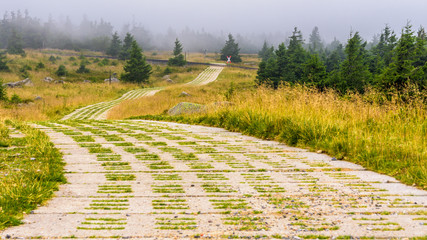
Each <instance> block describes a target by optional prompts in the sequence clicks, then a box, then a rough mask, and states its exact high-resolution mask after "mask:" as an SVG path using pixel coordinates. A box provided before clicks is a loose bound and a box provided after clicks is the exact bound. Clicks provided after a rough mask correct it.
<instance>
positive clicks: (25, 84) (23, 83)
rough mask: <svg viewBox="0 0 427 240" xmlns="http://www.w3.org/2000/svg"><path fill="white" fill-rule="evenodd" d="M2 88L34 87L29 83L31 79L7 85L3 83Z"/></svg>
mask: <svg viewBox="0 0 427 240" xmlns="http://www.w3.org/2000/svg"><path fill="white" fill-rule="evenodd" d="M3 86H5V87H10V88H15V87H22V86H29V87H32V86H34V84H33V82H32V81H31V79H29V78H26V79H24V80H21V81H17V82H9V83H4V84H3Z"/></svg>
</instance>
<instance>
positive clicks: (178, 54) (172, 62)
mask: <svg viewBox="0 0 427 240" xmlns="http://www.w3.org/2000/svg"><path fill="white" fill-rule="evenodd" d="M182 50H183V48H182V44H181V43H180V42H179V40H178V38H177V39H176V40H175V47H174V49H173V55H174V57H173V58H169V60H168V65H169V66H184V65H185V64H186V63H187V61H185V58H184V55H183V54H182Z"/></svg>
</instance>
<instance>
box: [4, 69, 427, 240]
mask: <svg viewBox="0 0 427 240" xmlns="http://www.w3.org/2000/svg"><path fill="white" fill-rule="evenodd" d="M218 71H220V70H218V69H216V70H215V69H214V70H212V71H211V72H213V73H212V74H211V76H215V75H216V76H215V78H216V77H217V76H218V75H217V73H218V74H219V72H218ZM198 78H199V80H197V81H196V80H195V81H196V83H197V82H198V83H197V84H200V83H204V82H206V81H210V80H212V78H213V77H212V78H205V77H204V75H203V74H201V75H199V77H198ZM200 79H205V80H202V81H200ZM137 91H138V90H137ZM137 91H135V92H133V93H132V94H135V95H138V94H139V96H141V95H143V94H147V92H145V93H142V92H141V91H139V92H137ZM132 94H131V93H129V94H126V96H125V95H124V97H123V98H125V97H127V96H129V97H130V95H132ZM111 105H114V103H110V104H107V103H104V105H103V104H99V105H92V106H97V107H93V109H92V110H90V109H91V107H87V108H86V109H80V112H79V111H76V112H75V114H74V115H73V116H71V117H70V118H69V119H72V120H68V121H59V122H46V123H38V124H34V126H35V127H36V128H39V129H41V130H42V131H44V132H46V133H47V134H48V135H49V136H50V138H51V140H52V142H53V143H54V144H55V146H56V147H57V148H58V149H60V151H62V152H63V153H64V161H65V162H66V163H67V165H66V166H65V168H66V177H67V180H68V183H67V184H64V185H62V186H61V187H60V189H59V191H58V192H56V194H55V195H56V197H55V198H53V199H52V200H50V201H48V202H47V204H46V205H44V206H41V207H39V208H38V209H36V210H34V211H33V212H32V213H31V214H29V215H27V216H26V217H25V219H24V224H23V225H21V226H17V227H12V228H9V229H7V230H5V231H3V232H1V233H0V236H1V237H2V238H25V239H27V238H52V239H56V238H58V239H59V238H80V239H87V238H128V239H129V238H147V239H166V238H171V239H185V238H213V239H218V238H264V239H271V238H293V239H300V238H314V239H316V238H328V237H333V238H342V239H348V238H349V237H350V236H351V237H354V238H356V237H357V238H358V237H372V238H403V237H414V236H426V235H427V211H426V205H427V192H426V191H423V190H418V189H416V188H414V187H410V186H406V185H403V184H401V183H399V182H398V181H396V180H395V179H394V178H392V177H389V176H385V175H381V174H378V173H374V172H371V171H367V170H366V169H364V168H363V167H361V166H359V165H356V164H352V163H349V162H345V161H332V159H331V157H330V156H327V155H324V154H317V153H312V152H308V151H306V150H302V149H298V148H292V147H288V146H286V145H284V144H280V143H277V142H274V141H264V140H260V139H257V138H253V137H248V136H244V135H241V134H239V133H232V132H229V131H226V130H223V129H219V128H212V127H202V126H192V125H185V124H177V123H164V122H155V121H142V120H123V121H98V120H79V121H74V120H75V119H94V118H96V117H99V116H101V115H102V114H105V113H106V111H107V110H108V109H109V108H110V107H111Z"/></svg>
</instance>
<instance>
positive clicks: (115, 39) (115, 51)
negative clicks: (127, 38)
mask: <svg viewBox="0 0 427 240" xmlns="http://www.w3.org/2000/svg"><path fill="white" fill-rule="evenodd" d="M121 45H122V41H121V40H120V37H119V35H118V34H117V32H115V33H114V34H113V36H112V38H111V43H110V47H109V48H108V50H107V54H108V55H110V56H112V57H117V56H118V55H119V53H120V50H121Z"/></svg>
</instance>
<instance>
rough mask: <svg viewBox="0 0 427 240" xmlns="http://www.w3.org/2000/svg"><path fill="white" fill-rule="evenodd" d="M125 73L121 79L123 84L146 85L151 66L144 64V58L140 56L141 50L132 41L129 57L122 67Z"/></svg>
mask: <svg viewBox="0 0 427 240" xmlns="http://www.w3.org/2000/svg"><path fill="white" fill-rule="evenodd" d="M123 69H124V71H125V73H123V74H122V76H121V77H122V79H123V81H125V82H133V83H147V82H148V78H149V77H150V75H151V66H150V65H149V64H148V63H146V61H145V57H144V56H143V55H142V49H141V48H140V47H139V46H138V43H136V41H135V40H134V41H133V42H132V45H131V50H130V57H129V60H127V61H126V64H125V66H124V68H123Z"/></svg>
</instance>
